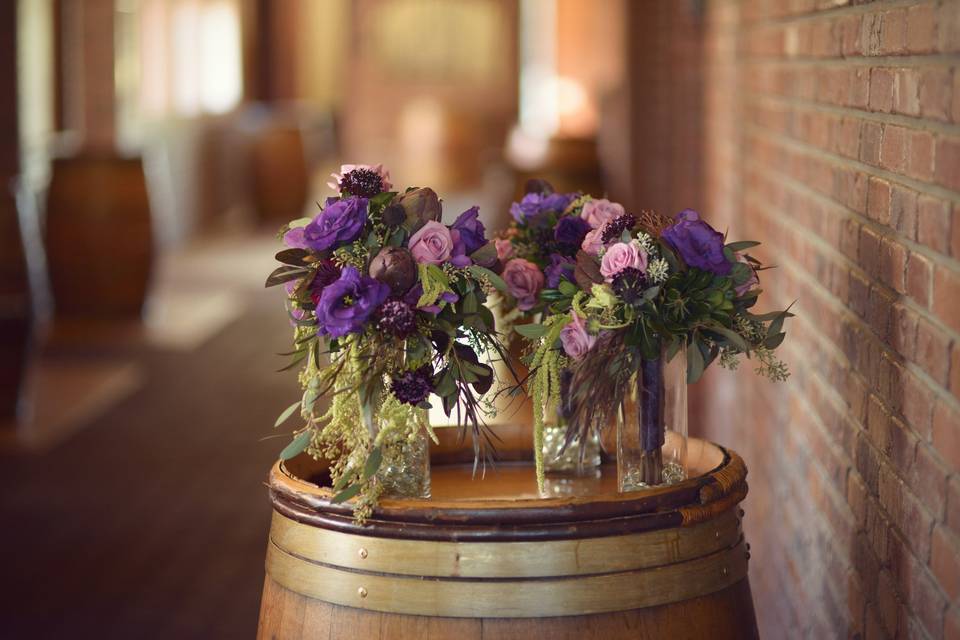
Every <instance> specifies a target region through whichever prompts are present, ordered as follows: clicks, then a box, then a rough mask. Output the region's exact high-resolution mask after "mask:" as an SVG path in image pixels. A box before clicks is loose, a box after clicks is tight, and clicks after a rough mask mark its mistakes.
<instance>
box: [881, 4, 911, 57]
mask: <svg viewBox="0 0 960 640" xmlns="http://www.w3.org/2000/svg"><path fill="white" fill-rule="evenodd" d="M906 45H907V12H906V10H904V9H899V10H896V11H888V12H887V13H884V14H883V26H882V28H881V30H880V53H883V54H890V53H903V51H904V50H905V49H906Z"/></svg>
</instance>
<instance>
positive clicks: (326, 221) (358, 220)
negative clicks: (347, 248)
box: [284, 196, 368, 251]
mask: <svg viewBox="0 0 960 640" xmlns="http://www.w3.org/2000/svg"><path fill="white" fill-rule="evenodd" d="M367 204H368V201H367V199H366V198H360V197H358V196H351V197H349V198H344V199H343V200H335V201H333V202H330V201H329V200H328V201H327V206H326V208H325V209H324V210H323V211H321V212H320V213H319V214H317V217H315V218H314V219H313V220H312V221H311V222H310V223H309V224H308V225H307V226H305V227H303V229H302V230H301V232H300V234H294V232H295V231H298V230H297V229H291V230H290V231H288V232H287V234H286V235H285V236H284V242H286V243H287V244H288V245H290V246H297V247H299V248H301V249H312V250H313V251H324V250H326V249H336V248H337V247H342V246H343V245H345V244H349V243H351V242H353V241H354V240H356V239H357V238H359V237H360V234H361V233H362V232H363V227H364V225H365V224H366V223H367V208H368V207H367ZM291 234H293V236H291ZM291 241H293V242H297V243H298V244H297V245H291Z"/></svg>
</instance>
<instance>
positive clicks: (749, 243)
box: [724, 240, 760, 251]
mask: <svg viewBox="0 0 960 640" xmlns="http://www.w3.org/2000/svg"><path fill="white" fill-rule="evenodd" d="M758 244H760V243H759V242H756V241H754V240H741V241H740V242H731V243H730V244H728V245H727V246H726V247H724V248H725V249H730V251H744V250H746V249H750V248H751V247H755V246H757V245H758Z"/></svg>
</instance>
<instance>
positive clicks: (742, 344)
mask: <svg viewBox="0 0 960 640" xmlns="http://www.w3.org/2000/svg"><path fill="white" fill-rule="evenodd" d="M707 329H708V330H709V331H712V332H713V333H717V334H719V335H721V336H723V338H724V339H725V340H726V341H727V342H728V343H730V346H732V347H734V348H735V349H737V350H739V351H743V352H744V353H746V352H747V351H749V350H750V345H749V344H747V341H746V340H744V338H743V336H741V335H740V334H739V333H737V332H736V331H734V330H733V329H728V328H726V327H724V326H722V325H719V324H715V325H710V326H709V327H707Z"/></svg>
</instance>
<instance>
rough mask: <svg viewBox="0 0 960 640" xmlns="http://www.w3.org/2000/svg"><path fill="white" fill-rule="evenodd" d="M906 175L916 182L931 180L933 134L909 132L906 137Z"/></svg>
mask: <svg viewBox="0 0 960 640" xmlns="http://www.w3.org/2000/svg"><path fill="white" fill-rule="evenodd" d="M907 147H908V149H909V150H908V151H907V175H908V176H910V177H911V178H916V179H917V180H931V179H932V178H933V150H934V140H933V134H932V133H930V132H929V131H911V132H910V133H909V135H908V136H907Z"/></svg>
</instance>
